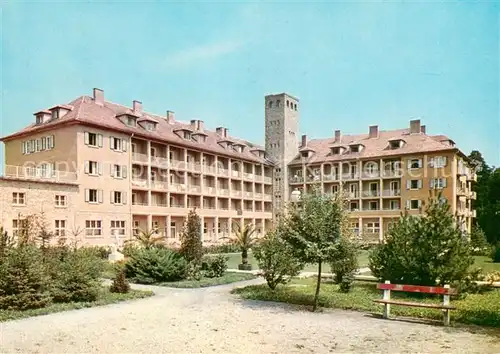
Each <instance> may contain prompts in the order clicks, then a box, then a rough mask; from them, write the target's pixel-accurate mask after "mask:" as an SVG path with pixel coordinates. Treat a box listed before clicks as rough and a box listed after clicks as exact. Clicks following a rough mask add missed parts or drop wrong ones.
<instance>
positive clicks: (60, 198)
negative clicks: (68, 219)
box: [54, 194, 68, 208]
mask: <svg viewBox="0 0 500 354" xmlns="http://www.w3.org/2000/svg"><path fill="white" fill-rule="evenodd" d="M54 204H55V206H56V207H57V208H65V207H67V206H68V198H67V196H66V195H64V194H56V195H55V196H54Z"/></svg>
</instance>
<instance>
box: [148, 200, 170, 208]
mask: <svg viewBox="0 0 500 354" xmlns="http://www.w3.org/2000/svg"><path fill="white" fill-rule="evenodd" d="M151 206H154V207H159V208H168V203H167V202H166V201H162V202H153V203H152V204H151Z"/></svg>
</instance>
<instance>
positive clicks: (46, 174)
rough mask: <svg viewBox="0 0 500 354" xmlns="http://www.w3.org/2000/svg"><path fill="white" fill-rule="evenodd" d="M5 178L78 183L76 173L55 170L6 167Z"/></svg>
mask: <svg viewBox="0 0 500 354" xmlns="http://www.w3.org/2000/svg"><path fill="white" fill-rule="evenodd" d="M4 176H5V177H7V178H18V179H28V180H43V181H49V182H76V181H77V179H78V175H77V174H76V172H66V171H58V170H53V169H52V168H42V167H25V166H12V165H7V166H5V171H4Z"/></svg>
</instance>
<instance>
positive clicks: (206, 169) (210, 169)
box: [203, 165, 215, 174]
mask: <svg viewBox="0 0 500 354" xmlns="http://www.w3.org/2000/svg"><path fill="white" fill-rule="evenodd" d="M203 172H204V173H212V174H215V167H213V166H209V165H203Z"/></svg>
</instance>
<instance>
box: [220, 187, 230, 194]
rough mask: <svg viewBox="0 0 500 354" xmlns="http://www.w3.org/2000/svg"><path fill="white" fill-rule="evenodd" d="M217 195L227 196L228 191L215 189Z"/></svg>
mask: <svg viewBox="0 0 500 354" xmlns="http://www.w3.org/2000/svg"><path fill="white" fill-rule="evenodd" d="M217 194H218V195H229V189H224V188H217Z"/></svg>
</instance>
